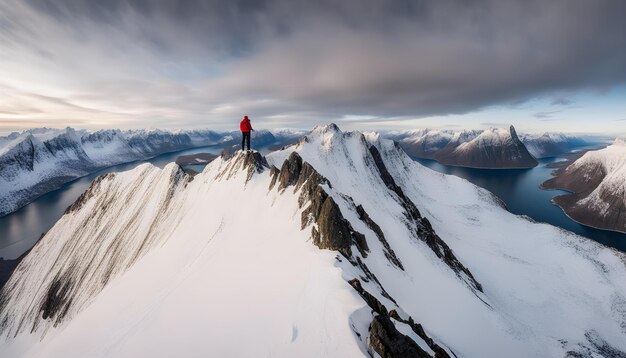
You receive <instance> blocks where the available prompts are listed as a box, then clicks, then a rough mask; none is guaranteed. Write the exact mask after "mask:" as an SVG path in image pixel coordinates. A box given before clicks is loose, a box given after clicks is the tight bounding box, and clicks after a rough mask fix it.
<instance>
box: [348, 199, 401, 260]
mask: <svg viewBox="0 0 626 358" xmlns="http://www.w3.org/2000/svg"><path fill="white" fill-rule="evenodd" d="M356 211H357V213H358V214H359V219H361V221H363V222H364V223H365V224H366V225H367V227H369V228H370V230H372V231H373V232H374V234H376V237H378V240H380V242H381V243H382V244H383V247H384V248H385V257H386V258H387V259H388V260H389V262H391V263H392V264H394V265H396V266H397V267H398V268H400V269H401V270H404V267H403V266H402V262H400V259H398V257H397V256H396V253H395V252H394V251H393V249H392V248H391V246H389V243H388V242H387V239H385V234H383V231H382V230H381V229H380V226H378V224H376V223H375V222H374V220H372V219H371V218H370V216H369V215H368V214H367V212H366V211H365V209H363V206H362V205H357V207H356Z"/></svg>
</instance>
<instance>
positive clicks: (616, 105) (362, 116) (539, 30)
mask: <svg viewBox="0 0 626 358" xmlns="http://www.w3.org/2000/svg"><path fill="white" fill-rule="evenodd" d="M624 14H626V2H625V1H622V0H594V1H589V0H551V1H544V0H526V1H502V0H492V1H490V0H485V1H483V0H471V1H461V0H459V1H448V0H439V1H409V0H406V1H403V0H397V1H382V0H381V1H378V0H340V1H337V0H307V1H300V0H268V1H236V0H229V1H192V0H179V1H174V0H162V1H147V0H143V1H131V0H107V1H101V0H91V1H89V0H83V1H79V0H75V1H74V0H49V1H45V0H0V96H1V97H0V98H1V100H0V132H2V133H6V132H10V131H13V130H21V129H24V128H30V127H40V126H48V127H64V126H74V127H80V128H111V127H115V128H138V127H145V128H170V129H172V128H215V129H227V128H232V127H236V126H237V124H238V121H239V118H240V117H241V116H242V115H243V114H248V115H250V116H251V117H252V119H253V123H255V124H256V126H257V127H266V128H284V127H296V128H310V127H312V126H313V125H315V124H317V123H321V122H328V121H335V122H336V123H338V124H340V126H342V127H346V128H355V129H386V128H389V129H403V128H420V127H426V126H428V127H442V128H460V127H467V128H481V127H487V126H502V125H508V124H511V123H512V124H514V125H516V126H517V127H518V129H521V130H523V131H544V130H563V131H569V132H603V133H608V134H611V133H626V42H625V41H626V40H625V39H626V21H625V20H624Z"/></svg>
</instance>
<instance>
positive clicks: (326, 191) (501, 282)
mask: <svg viewBox="0 0 626 358" xmlns="http://www.w3.org/2000/svg"><path fill="white" fill-rule="evenodd" d="M538 247H540V248H541V250H537V248H538ZM624 261H625V257H624V255H622V254H620V253H618V252H615V251H613V250H610V249H607V248H604V247H602V246H600V245H599V244H596V243H594V242H592V241H589V240H586V239H583V238H580V237H578V236H575V235H572V234H570V233H567V232H565V231H562V230H559V229H557V228H554V227H552V226H549V225H545V224H537V223H533V222H530V221H528V220H526V219H525V218H523V217H517V216H514V215H512V214H510V213H509V212H507V211H506V210H505V209H504V208H502V207H501V206H500V205H499V203H498V201H497V199H495V198H494V197H493V196H492V195H491V194H490V193H489V192H487V191H485V190H483V189H480V188H478V187H476V186H474V185H472V184H470V183H468V182H466V181H464V180H461V179H459V178H455V177H451V176H445V175H441V174H438V173H435V172H433V171H431V170H429V169H426V168H424V167H422V166H421V165H419V164H417V163H415V162H413V161H412V160H411V159H410V158H409V157H408V156H407V155H406V154H405V153H404V152H403V151H402V150H401V149H400V148H399V147H397V146H396V145H395V144H394V143H393V142H392V141H388V140H381V139H380V138H379V137H378V136H377V135H367V136H365V135H363V134H361V133H358V132H341V131H340V130H339V129H338V128H337V127H336V126H335V125H328V126H323V127H317V128H316V129H314V130H313V131H312V132H311V133H310V135H307V136H306V137H303V138H302V139H301V140H300V141H299V142H298V143H297V144H295V145H293V146H290V147H288V148H285V149H283V150H280V151H277V152H274V153H271V154H270V155H268V156H267V157H263V156H261V155H260V154H259V153H256V152H254V153H241V152H238V153H236V154H234V155H233V156H231V157H226V156H221V157H219V158H217V159H215V160H213V161H212V162H211V163H210V164H208V165H207V167H206V168H205V170H204V171H203V172H202V173H199V174H197V175H195V176H193V177H191V176H189V175H187V174H185V173H184V172H183V171H182V170H181V169H180V168H179V167H178V166H176V165H174V164H171V165H168V166H166V167H165V168H164V169H163V170H161V169H158V168H155V167H152V166H150V165H147V164H146V165H142V166H139V167H137V168H136V169H134V170H132V171H128V172H123V173H117V174H109V175H107V176H103V177H100V178H99V179H98V180H96V181H95V182H94V183H93V184H92V186H91V188H90V189H89V190H88V191H87V192H86V193H85V194H83V195H82V196H81V198H80V199H79V200H78V201H77V202H76V203H75V204H74V205H72V206H71V207H70V208H68V210H67V213H66V214H65V215H64V216H63V217H62V218H61V219H60V220H59V222H58V223H57V224H56V225H55V226H54V227H53V228H52V229H51V230H50V231H49V232H48V233H47V234H46V236H44V237H43V238H42V239H41V240H40V241H39V242H38V244H37V245H36V246H35V247H34V248H33V249H32V251H31V252H30V253H29V254H28V255H27V256H26V257H25V258H24V259H23V260H22V261H21V263H20V264H19V266H18V268H17V269H16V271H15V272H14V274H13V275H12V277H11V278H10V279H9V281H8V282H7V284H6V285H5V287H4V288H3V289H2V291H1V292H0V355H1V356H11V357H35V356H45V357H57V356H58V357H84V356H111V357H131V356H147V355H149V356H153V357H154V356H155V357H171V356H206V355H210V356H238V357H239V356H244V357H247V356H255V357H256V356H268V355H272V356H278V357H293V356H297V357H300V356H312V357H319V356H334V357H357V356H363V357H367V356H381V357H455V356H456V357H504V356H506V357H534V356H567V355H569V356H583V357H585V356H601V355H604V356H615V357H618V356H620V355H623V354H624V353H622V352H624V351H626V343H625V342H626V339H625V338H626V333H625V328H624V327H626V314H625V312H626V280H625V278H626V267H625V265H624ZM599 292H601V294H599Z"/></svg>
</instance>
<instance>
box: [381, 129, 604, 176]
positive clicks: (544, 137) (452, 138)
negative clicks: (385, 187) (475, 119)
mask: <svg viewBox="0 0 626 358" xmlns="http://www.w3.org/2000/svg"><path fill="white" fill-rule="evenodd" d="M513 131H515V130H514V128H513ZM480 136H482V138H481V139H478V140H477V141H476V142H475V143H474V144H473V145H478V146H479V147H480V146H481V145H486V146H488V147H493V153H487V152H486V151H485V149H484V148H483V149H475V151H476V154H475V156H476V158H477V159H475V160H470V161H467V162H463V158H462V157H463V156H464V154H462V153H459V152H457V153H455V154H452V153H454V151H455V150H456V149H457V147H459V146H461V145H462V144H464V143H467V142H471V141H473V140H475V139H477V138H478V137H480ZM516 136H517V134H516ZM385 137H386V138H389V139H393V140H396V141H398V143H400V146H401V147H402V148H403V149H404V150H405V151H406V152H407V154H409V155H410V156H411V157H413V158H424V159H435V160H438V161H441V162H442V163H446V164H448V163H449V162H454V163H459V164H454V165H460V166H466V167H474V166H476V167H478V168H483V167H485V165H484V164H481V163H488V166H489V167H492V168H503V167H504V168H506V167H513V168H516V167H519V166H522V167H530V166H533V162H532V160H531V159H530V158H528V156H527V155H526V154H525V150H524V149H523V148H522V146H521V145H520V143H519V141H521V142H522V143H523V144H524V146H525V147H526V149H527V151H528V152H529V153H530V154H531V155H532V156H533V157H535V158H537V159H539V158H547V157H554V156H558V155H562V154H565V153H569V152H571V151H572V150H574V149H576V148H580V147H582V146H586V145H589V144H590V143H592V142H599V140H598V139H596V140H594V141H591V142H590V141H589V140H588V139H585V138H583V137H580V136H573V135H568V134H564V133H543V134H541V135H538V134H519V136H518V140H514V139H513V136H512V135H511V129H509V130H505V129H501V128H491V129H488V130H485V131H480V130H462V131H452V130H437V129H420V130H413V131H406V132H390V133H387V134H386V135H385ZM509 142H510V143H513V144H514V145H513V146H512V147H511V146H509V149H503V148H504V146H506V143H509ZM507 151H508V154H504V153H507ZM497 152H501V153H498V154H496V153H497ZM515 152H518V155H519V156H520V158H523V159H522V160H521V162H520V160H517V159H512V158H507V157H506V156H507V155H513V156H514V155H515V154H514V153H515ZM451 154H452V157H450V155H451ZM494 156H495V157H496V158H497V157H499V156H504V158H503V159H494ZM475 161H477V162H478V163H477V164H472V163H475ZM498 162H501V163H502V164H497V163H498Z"/></svg>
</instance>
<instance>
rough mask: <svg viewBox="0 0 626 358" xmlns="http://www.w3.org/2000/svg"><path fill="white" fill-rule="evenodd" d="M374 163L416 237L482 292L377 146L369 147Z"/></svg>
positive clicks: (469, 283)
mask: <svg viewBox="0 0 626 358" xmlns="http://www.w3.org/2000/svg"><path fill="white" fill-rule="evenodd" d="M369 151H370V154H371V155H372V158H373V159H374V164H375V165H376V168H377V169H378V172H379V173H380V177H381V179H382V180H383V182H384V183H385V185H386V186H387V188H388V189H389V190H391V191H392V192H394V193H395V194H396V195H397V196H398V202H399V204H400V205H401V206H402V207H403V208H404V213H405V216H406V218H407V225H408V227H409V229H410V230H415V233H416V237H417V238H418V239H420V240H422V241H424V242H425V243H426V245H428V247H430V248H431V250H433V252H434V253H435V255H437V257H439V258H440V259H441V260H442V261H444V262H445V263H446V264H447V265H448V266H449V267H450V268H451V269H452V270H453V271H454V272H455V273H456V274H457V276H458V277H459V278H461V279H463V280H465V281H466V282H467V283H468V285H470V286H471V287H473V288H475V289H477V290H478V291H481V292H482V285H481V284H480V283H478V281H476V279H475V278H474V276H473V275H472V273H471V272H470V270H469V269H467V267H465V266H464V265H463V264H462V263H461V262H460V261H459V259H457V257H456V256H455V255H454V252H452V249H450V247H449V246H448V245H447V244H446V243H445V242H444V241H443V240H442V239H441V238H440V237H439V236H438V235H437V234H436V233H435V231H434V230H433V228H432V226H431V225H430V222H429V221H428V219H426V218H423V217H422V215H421V214H420V212H419V210H418V209H417V207H416V206H415V204H414V203H413V201H411V199H409V198H408V197H407V196H406V195H405V194H404V192H403V191H402V188H400V187H399V186H398V185H397V184H396V182H395V180H394V179H393V177H392V176H391V174H389V171H388V170H387V167H386V166H385V163H384V162H383V159H382V157H381V155H380V152H379V151H378V149H377V148H376V147H375V146H373V145H372V146H370V147H369Z"/></svg>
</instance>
